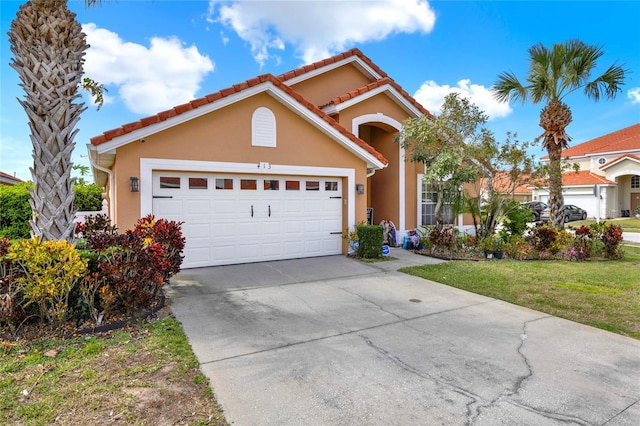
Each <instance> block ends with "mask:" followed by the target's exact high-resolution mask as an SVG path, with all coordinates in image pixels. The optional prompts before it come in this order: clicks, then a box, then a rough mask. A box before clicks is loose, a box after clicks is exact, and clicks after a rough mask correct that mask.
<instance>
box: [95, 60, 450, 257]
mask: <svg viewBox="0 0 640 426" xmlns="http://www.w3.org/2000/svg"><path fill="white" fill-rule="evenodd" d="M425 114H426V115H430V114H429V112H428V111H427V110H426V109H425V108H424V107H422V106H421V105H420V104H419V103H418V102H416V100H415V99H413V98H412V97H411V96H410V95H409V94H408V93H407V92H406V91H405V90H403V89H402V88H401V87H400V86H399V85H398V84H397V83H396V82H395V81H394V80H393V79H391V78H390V77H389V76H388V75H387V74H386V73H385V72H384V71H382V70H381V69H380V68H379V67H378V66H377V65H375V64H374V63H373V62H372V61H371V60H370V59H369V58H367V57H366V56H365V55H363V54H362V52H360V51H359V50H358V49H353V50H349V51H347V52H345V53H342V54H339V55H336V56H333V57H331V58H328V59H325V60H323V61H319V62H316V63H313V64H310V65H306V66H304V67H301V68H298V69H296V70H293V71H291V72H287V73H285V74H282V75H280V76H274V75H271V74H265V75H261V76H258V77H255V78H253V79H250V80H247V81H244V82H241V83H239V84H236V85H234V86H232V87H228V88H226V89H223V90H221V91H219V92H216V93H213V94H210V95H207V96H204V97H202V98H199V99H195V100H193V101H191V102H188V103H186V104H184V105H178V106H176V107H174V108H172V109H170V110H168V111H163V112H160V113H158V114H156V115H153V116H150V117H146V118H143V119H141V120H138V121H136V122H133V123H129V124H125V125H123V126H121V127H119V128H116V129H113V130H109V131H106V132H104V133H103V134H101V135H99V136H96V137H94V138H92V139H91V144H89V145H88V151H89V156H90V159H91V163H92V169H93V174H94V178H95V182H96V183H97V184H99V185H101V186H103V187H105V192H106V194H107V200H108V210H109V215H110V217H111V218H112V220H113V222H114V223H115V225H116V226H117V227H118V228H119V229H127V228H130V227H131V226H132V225H133V224H134V223H135V221H136V220H137V219H138V218H139V217H141V216H145V215H147V214H154V215H155V216H156V217H163V218H167V219H171V220H177V221H184V226H183V231H184V234H185V237H186V247H185V251H184V255H185V259H184V263H183V267H184V268H193V267H201V266H212V265H225V264H234V263H247V262H258V261H265V260H276V259H288V258H299V257H312V256H325V255H334V254H341V253H342V254H345V253H346V252H347V249H348V246H347V243H346V242H345V241H344V240H343V239H342V238H341V233H342V231H343V229H345V228H349V229H353V227H354V226H355V225H356V224H357V223H358V222H360V221H367V220H369V221H370V223H374V224H378V223H380V222H381V221H382V220H390V221H391V222H393V224H394V225H395V227H396V229H397V231H398V239H400V238H402V236H404V235H405V233H406V231H407V230H409V229H414V228H416V227H417V226H418V225H421V224H429V223H432V222H433V206H434V202H433V201H431V197H430V192H429V190H428V188H427V187H426V186H425V185H424V184H423V183H422V180H423V179H422V177H423V174H424V165H423V164H422V163H412V162H408V161H405V157H406V156H405V152H404V150H403V149H402V148H401V146H400V144H398V143H397V142H395V141H394V136H395V135H396V134H397V133H398V131H399V130H400V129H401V127H402V122H403V121H404V120H405V119H407V118H410V117H411V118H415V117H419V116H422V115H425ZM457 219H458V220H461V219H462V216H460V217H459V218H457ZM399 242H401V241H399Z"/></svg>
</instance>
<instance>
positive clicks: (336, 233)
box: [329, 231, 342, 235]
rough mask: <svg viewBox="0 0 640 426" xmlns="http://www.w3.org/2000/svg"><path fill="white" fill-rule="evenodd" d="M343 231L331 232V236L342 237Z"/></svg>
mask: <svg viewBox="0 0 640 426" xmlns="http://www.w3.org/2000/svg"><path fill="white" fill-rule="evenodd" d="M341 234H342V231H336V232H329V235H341Z"/></svg>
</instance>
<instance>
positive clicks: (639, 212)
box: [636, 205, 640, 219]
mask: <svg viewBox="0 0 640 426" xmlns="http://www.w3.org/2000/svg"><path fill="white" fill-rule="evenodd" d="M636 217H637V218H638V219H640V205H638V206H636Z"/></svg>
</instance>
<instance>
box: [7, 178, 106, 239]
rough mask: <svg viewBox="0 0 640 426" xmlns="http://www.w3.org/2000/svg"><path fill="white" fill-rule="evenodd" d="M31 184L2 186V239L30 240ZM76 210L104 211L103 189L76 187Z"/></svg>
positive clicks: (89, 186)
mask: <svg viewBox="0 0 640 426" xmlns="http://www.w3.org/2000/svg"><path fill="white" fill-rule="evenodd" d="M31 185H32V184H31V183H30V182H24V183H20V184H18V185H2V186H0V206H2V208H1V209H0V238H3V237H6V238H9V239H11V240H17V239H21V238H30V235H31V232H30V230H31V228H29V221H30V220H31V205H29V199H30V197H31V195H30V194H29V188H30V187H31ZM73 190H74V191H75V198H74V200H73V206H74V209H76V210H77V211H99V210H101V209H102V188H101V187H100V186H98V185H96V184H90V185H75V186H74V187H73Z"/></svg>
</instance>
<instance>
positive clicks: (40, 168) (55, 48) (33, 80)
mask: <svg viewBox="0 0 640 426" xmlns="http://www.w3.org/2000/svg"><path fill="white" fill-rule="evenodd" d="M96 3H99V1H98V0H86V1H85V4H87V5H88V6H90V5H93V4H96ZM9 42H10V45H11V52H13V55H14V56H13V58H12V60H11V63H10V65H11V67H12V68H13V69H15V70H16V71H17V73H18V75H19V77H20V80H21V82H22V84H21V86H22V88H23V89H24V91H25V98H24V99H22V100H18V102H19V103H20V105H21V106H22V107H23V108H24V110H25V112H26V113H27V117H28V123H29V128H30V130H31V143H32V145H33V160H34V165H33V168H31V176H32V179H33V189H32V190H31V191H30V192H31V199H30V204H31V208H32V210H33V215H32V220H31V231H32V233H33V234H34V235H36V236H38V237H40V239H41V240H67V241H71V240H72V239H73V235H74V229H75V224H74V221H73V218H74V212H73V196H74V194H73V182H72V179H71V167H72V162H71V154H72V152H73V148H74V146H75V143H74V142H73V139H74V137H75V135H76V133H77V129H76V130H74V127H75V126H76V125H77V123H78V121H79V120H80V114H81V113H82V111H84V109H85V108H84V107H83V103H81V102H77V101H78V99H79V98H80V97H81V94H80V92H79V90H80V89H81V88H84V89H87V90H89V91H91V92H92V94H94V95H96V92H94V91H97V97H98V101H100V100H101V94H102V92H101V86H100V85H98V84H96V83H95V82H94V81H93V80H91V79H89V78H85V79H83V63H84V54H85V50H87V48H88V47H89V45H88V44H87V41H86V35H85V34H84V33H83V32H82V28H81V26H80V23H79V22H78V21H77V19H76V15H75V13H73V12H71V11H70V10H69V8H68V7H67V1H66V0H29V1H27V2H25V3H24V4H23V5H21V6H20V9H19V10H18V13H17V14H16V17H15V19H14V20H13V21H12V22H11V28H10V31H9Z"/></svg>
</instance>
